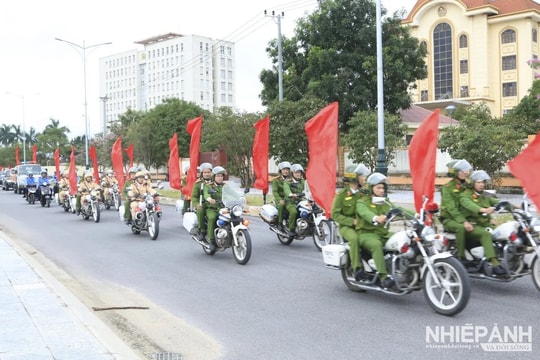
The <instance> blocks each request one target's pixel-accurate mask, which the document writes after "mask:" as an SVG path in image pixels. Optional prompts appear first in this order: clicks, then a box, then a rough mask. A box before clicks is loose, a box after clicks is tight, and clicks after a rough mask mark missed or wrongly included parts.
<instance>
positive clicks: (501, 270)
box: [492, 265, 506, 275]
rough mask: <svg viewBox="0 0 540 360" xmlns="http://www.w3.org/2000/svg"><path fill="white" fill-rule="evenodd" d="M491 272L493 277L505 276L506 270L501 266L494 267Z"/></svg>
mask: <svg viewBox="0 0 540 360" xmlns="http://www.w3.org/2000/svg"><path fill="white" fill-rule="evenodd" d="M492 272H493V274H494V275H506V270H505V269H504V268H503V267H502V266H501V265H497V266H494V267H493V270H492Z"/></svg>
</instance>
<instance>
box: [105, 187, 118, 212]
mask: <svg viewBox="0 0 540 360" xmlns="http://www.w3.org/2000/svg"><path fill="white" fill-rule="evenodd" d="M104 191H105V194H103V197H104V199H105V201H104V203H105V204H104V205H105V209H107V210H109V209H110V208H111V207H113V208H114V209H115V210H116V211H118V209H120V205H122V200H121V199H120V192H119V191H118V184H112V186H110V187H107V188H105V190H104Z"/></svg>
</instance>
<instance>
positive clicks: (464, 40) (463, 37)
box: [459, 35, 468, 49]
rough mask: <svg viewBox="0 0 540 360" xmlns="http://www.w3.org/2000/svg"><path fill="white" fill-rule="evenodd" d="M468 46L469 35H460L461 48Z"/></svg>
mask: <svg viewBox="0 0 540 360" xmlns="http://www.w3.org/2000/svg"><path fill="white" fill-rule="evenodd" d="M466 47H468V44H467V35H461V36H460V37H459V48H460V49H463V48H466Z"/></svg>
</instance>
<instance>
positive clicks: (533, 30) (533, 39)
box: [532, 29, 538, 42]
mask: <svg viewBox="0 0 540 360" xmlns="http://www.w3.org/2000/svg"><path fill="white" fill-rule="evenodd" d="M532 41H533V42H538V31H536V29H532Z"/></svg>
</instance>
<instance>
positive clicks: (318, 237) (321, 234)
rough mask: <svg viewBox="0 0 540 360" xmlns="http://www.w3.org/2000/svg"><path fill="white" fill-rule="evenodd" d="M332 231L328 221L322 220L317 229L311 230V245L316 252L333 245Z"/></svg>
mask: <svg viewBox="0 0 540 360" xmlns="http://www.w3.org/2000/svg"><path fill="white" fill-rule="evenodd" d="M333 237H334V234H333V231H332V224H331V223H330V220H322V221H321V222H320V223H319V226H318V228H317V229H313V243H314V244H315V247H316V248H317V250H319V251H321V250H322V247H323V246H325V245H329V244H332V243H333V240H332V239H333Z"/></svg>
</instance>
